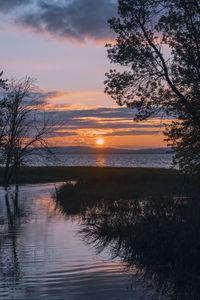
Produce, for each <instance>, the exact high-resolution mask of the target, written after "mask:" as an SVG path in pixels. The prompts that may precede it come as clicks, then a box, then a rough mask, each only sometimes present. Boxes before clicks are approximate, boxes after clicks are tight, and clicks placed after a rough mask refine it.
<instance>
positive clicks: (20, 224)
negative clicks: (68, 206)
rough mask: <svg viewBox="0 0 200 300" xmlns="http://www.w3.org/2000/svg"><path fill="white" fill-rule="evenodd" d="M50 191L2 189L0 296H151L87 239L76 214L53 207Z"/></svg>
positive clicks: (37, 187) (116, 260) (41, 187)
mask: <svg viewBox="0 0 200 300" xmlns="http://www.w3.org/2000/svg"><path fill="white" fill-rule="evenodd" d="M57 186H58V184H57ZM53 192H54V185H53V184H40V185H25V186H20V187H19V190H18V191H16V190H15V187H12V188H11V189H10V190H9V191H8V192H5V191H4V190H3V189H2V188H1V189H0V299H5V300H6V299H9V300H10V299H20V300H23V299H51V300H52V299H56V300H58V299H69V300H72V299H74V300H78V299H80V300H84V299H102V300H103V299H136V300H137V299H140V297H141V296H144V298H143V299H149V297H148V295H149V292H146V293H145V292H144V290H143V288H142V284H140V283H137V284H136V282H137V278H136V277H137V276H135V273H136V271H134V270H131V272H130V271H128V270H127V268H126V266H125V265H124V264H123V263H122V262H121V261H120V259H119V258H114V259H112V258H111V256H110V253H108V252H107V251H106V250H105V251H103V252H101V254H96V251H95V249H94V248H93V247H89V246H88V245H87V243H85V241H84V240H83V239H82V238H81V236H80V233H78V232H79V231H80V229H81V226H82V225H81V222H80V218H79V217H78V216H74V217H67V216H66V214H63V213H62V212H61V211H60V210H58V209H55V202H54V200H53V199H52V196H51V194H52V193H53Z"/></svg>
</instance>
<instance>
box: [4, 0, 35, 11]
mask: <svg viewBox="0 0 200 300" xmlns="http://www.w3.org/2000/svg"><path fill="white" fill-rule="evenodd" d="M30 1H31V0H0V12H1V11H2V12H6V11H10V10H12V9H13V8H16V7H18V6H22V5H27V4H29V3H30Z"/></svg>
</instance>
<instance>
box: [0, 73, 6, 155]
mask: <svg viewBox="0 0 200 300" xmlns="http://www.w3.org/2000/svg"><path fill="white" fill-rule="evenodd" d="M2 75H3V72H0V92H3V91H4V90H6V88H7V85H6V80H4V79H2ZM5 126H6V122H5V101H4V99H3V97H1V96H0V149H1V148H2V146H3V143H4V138H5Z"/></svg>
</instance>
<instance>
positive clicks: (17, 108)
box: [2, 77, 51, 186]
mask: <svg viewBox="0 0 200 300" xmlns="http://www.w3.org/2000/svg"><path fill="white" fill-rule="evenodd" d="M37 94H38V93H37V92H36V89H35V86H34V80H33V79H32V78H29V77H27V78H25V79H23V80H19V81H17V80H11V81H10V82H9V84H8V89H7V91H6V92H5V94H4V100H3V103H4V107H3V111H4V114H3V116H4V117H3V120H2V123H3V126H2V128H4V142H3V150H4V155H3V157H4V163H5V172H4V185H5V186H7V185H8V184H9V182H10V180H11V178H12V177H14V179H15V181H16V180H17V177H18V172H19V169H20V167H21V166H22V165H23V164H25V163H26V159H27V156H28V155H30V154H31V153H32V151H33V150H34V148H35V147H37V148H38V147H39V148H40V149H42V150H46V151H50V150H49V148H48V143H47V137H48V135H49V134H50V132H51V127H50V126H49V121H48V119H46V117H45V115H43V113H42V111H41V109H40V107H39V106H38V104H39V101H37V100H38V99H37ZM41 115H42V118H41Z"/></svg>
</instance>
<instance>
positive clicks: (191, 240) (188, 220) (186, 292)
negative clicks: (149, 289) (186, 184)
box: [60, 197, 200, 300]
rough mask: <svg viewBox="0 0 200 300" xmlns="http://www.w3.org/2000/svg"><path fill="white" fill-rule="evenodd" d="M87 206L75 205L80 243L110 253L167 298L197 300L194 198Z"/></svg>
mask: <svg viewBox="0 0 200 300" xmlns="http://www.w3.org/2000/svg"><path fill="white" fill-rule="evenodd" d="M84 203H85V204H86V203H87V201H85V202H84ZM91 203H92V202H91V201H89V205H87V204H86V206H85V207H84V205H83V203H82V204H80V205H79V207H80V208H81V209H80V211H79V213H80V216H81V218H82V221H83V229H82V230H81V232H80V233H81V235H82V238H83V240H84V241H87V243H88V244H90V245H93V246H94V247H95V248H96V249H97V250H98V251H99V252H101V251H102V250H103V249H105V248H109V249H110V251H111V254H112V256H119V257H120V258H121V259H122V260H123V261H124V262H125V263H127V264H128V266H130V267H131V266H133V267H136V268H137V269H138V276H139V277H140V279H142V280H143V282H144V284H145V282H146V283H148V285H149V284H152V285H154V287H156V289H157V291H158V293H159V294H160V295H163V296H164V297H166V298H167V299H180V300H184V299H185V300H186V299H187V300H189V299H190V300H192V299H200V298H199V297H200V296H199V295H200V284H199V282H200V256H199V254H200V202H199V199H196V200H194V199H186V198H185V199H181V198H165V197H163V198H157V199H156V198H153V199H151V200H148V201H137V200H135V201H123V200H120V201H94V202H93V205H91ZM60 205H61V207H62V202H61V203H60ZM63 209H64V212H67V213H68V214H69V213H70V210H67V207H66V205H63Z"/></svg>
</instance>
